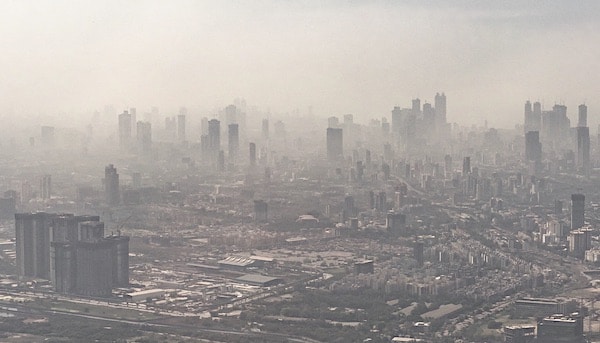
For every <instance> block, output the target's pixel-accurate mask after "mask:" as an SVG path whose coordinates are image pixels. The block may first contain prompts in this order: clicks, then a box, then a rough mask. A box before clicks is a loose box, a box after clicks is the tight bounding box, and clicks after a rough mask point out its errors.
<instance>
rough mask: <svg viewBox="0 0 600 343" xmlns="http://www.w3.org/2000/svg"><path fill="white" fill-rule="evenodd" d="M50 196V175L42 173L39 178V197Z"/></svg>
mask: <svg viewBox="0 0 600 343" xmlns="http://www.w3.org/2000/svg"><path fill="white" fill-rule="evenodd" d="M51 196H52V176H51V175H44V176H42V179H41V180H40V198H42V199H50V197H51Z"/></svg>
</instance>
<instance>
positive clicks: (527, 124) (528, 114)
mask: <svg viewBox="0 0 600 343" xmlns="http://www.w3.org/2000/svg"><path fill="white" fill-rule="evenodd" d="M532 119H533V110H532V108H531V102H530V101H529V100H527V101H526V102H525V115H524V119H523V128H524V129H525V132H529V131H535V130H534V129H533V123H532Z"/></svg>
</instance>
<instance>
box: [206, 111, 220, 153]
mask: <svg viewBox="0 0 600 343" xmlns="http://www.w3.org/2000/svg"><path fill="white" fill-rule="evenodd" d="M208 148H209V150H210V153H211V154H213V155H214V156H217V155H218V154H219V151H220V150H221V122H220V121H218V120H217V119H212V120H209V122H208Z"/></svg>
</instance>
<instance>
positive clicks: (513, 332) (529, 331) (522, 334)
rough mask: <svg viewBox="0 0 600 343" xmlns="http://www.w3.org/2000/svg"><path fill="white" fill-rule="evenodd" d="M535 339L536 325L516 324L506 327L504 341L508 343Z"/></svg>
mask: <svg viewBox="0 0 600 343" xmlns="http://www.w3.org/2000/svg"><path fill="white" fill-rule="evenodd" d="M534 340H535V326H534V325H519V326H516V325H514V326H506V327H504V342H506V343H532V342H533V341H534Z"/></svg>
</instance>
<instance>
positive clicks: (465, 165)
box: [462, 156, 471, 176]
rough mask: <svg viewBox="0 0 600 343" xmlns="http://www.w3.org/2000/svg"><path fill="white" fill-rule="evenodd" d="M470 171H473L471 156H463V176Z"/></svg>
mask: <svg viewBox="0 0 600 343" xmlns="http://www.w3.org/2000/svg"><path fill="white" fill-rule="evenodd" d="M469 173H471V157H469V156H466V157H464V158H463V168H462V174H463V176H466V175H468V174H469Z"/></svg>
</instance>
